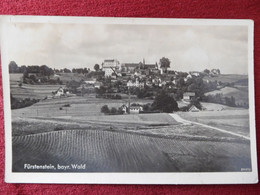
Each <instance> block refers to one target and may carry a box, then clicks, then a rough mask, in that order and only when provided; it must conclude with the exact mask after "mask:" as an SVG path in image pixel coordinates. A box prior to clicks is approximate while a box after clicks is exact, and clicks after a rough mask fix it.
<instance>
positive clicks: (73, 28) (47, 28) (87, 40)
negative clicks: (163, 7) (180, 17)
mask: <svg viewBox="0 0 260 195" xmlns="http://www.w3.org/2000/svg"><path fill="white" fill-rule="evenodd" d="M7 32H8V37H7V38H8V48H7V52H8V56H9V58H10V59H16V60H14V61H15V62H16V63H17V64H18V65H19V66H21V65H40V64H42V65H44V64H46V65H48V66H49V67H51V68H55V69H62V68H66V67H71V68H70V69H72V68H90V69H91V70H93V67H94V65H95V64H99V65H100V66H101V63H102V62H103V61H104V60H105V59H117V60H119V62H121V63H139V62H140V61H141V62H142V60H143V58H145V61H146V63H147V64H152V63H155V62H157V63H159V60H160V59H161V58H162V57H166V58H169V59H170V61H171V65H170V69H171V70H176V71H182V72H189V71H203V70H205V69H209V70H211V69H214V68H215V69H220V71H221V73H223V74H243V75H248V27H247V26H243V25H241V26H236V25H234V26H232V25H229V26H227V25H225V26H221V25H219V26H216V25H206V26H195V25H126V24H48V23H46V24H44V23H43V24H40V23H11V24H9V25H8V28H7ZM10 59H9V60H10ZM10 61H11V60H10ZM43 62H44V63H43Z"/></svg>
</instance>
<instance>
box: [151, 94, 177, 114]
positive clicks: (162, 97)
mask: <svg viewBox="0 0 260 195" xmlns="http://www.w3.org/2000/svg"><path fill="white" fill-rule="evenodd" d="M152 110H159V111H161V112H167V113H171V112H173V111H178V110H179V108H178V103H177V102H176V101H175V99H174V98H173V97H170V96H169V95H168V94H167V93H166V92H165V91H164V90H162V91H161V92H159V93H158V94H157V95H156V97H155V99H154V102H153V103H152Z"/></svg>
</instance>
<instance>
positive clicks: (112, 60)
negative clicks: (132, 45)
mask: <svg viewBox="0 0 260 195" xmlns="http://www.w3.org/2000/svg"><path fill="white" fill-rule="evenodd" d="M114 61H116V60H115V59H109V60H104V62H114Z"/></svg>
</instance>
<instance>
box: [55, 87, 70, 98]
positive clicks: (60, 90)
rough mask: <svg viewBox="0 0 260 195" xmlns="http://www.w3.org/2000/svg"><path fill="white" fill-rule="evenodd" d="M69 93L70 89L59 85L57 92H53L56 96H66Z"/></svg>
mask: <svg viewBox="0 0 260 195" xmlns="http://www.w3.org/2000/svg"><path fill="white" fill-rule="evenodd" d="M68 94H69V91H68V90H67V89H65V88H63V87H59V88H58V89H57V90H56V91H55V92H53V95H54V97H61V96H66V95H68Z"/></svg>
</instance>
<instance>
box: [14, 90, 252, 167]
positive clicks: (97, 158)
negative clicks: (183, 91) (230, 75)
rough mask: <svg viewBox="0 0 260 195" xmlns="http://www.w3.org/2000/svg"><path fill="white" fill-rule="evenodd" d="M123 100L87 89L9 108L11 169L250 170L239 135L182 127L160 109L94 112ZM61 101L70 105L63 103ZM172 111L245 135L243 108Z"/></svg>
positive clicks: (247, 153)
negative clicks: (79, 94) (101, 96)
mask: <svg viewBox="0 0 260 195" xmlns="http://www.w3.org/2000/svg"><path fill="white" fill-rule="evenodd" d="M138 101H140V103H148V100H135V102H138ZM141 101H143V102H141ZM126 103H127V102H126V100H124V99H123V100H109V99H98V98H95V97H94V96H93V95H92V96H91V95H89V96H86V97H70V98H60V99H51V100H46V101H41V102H38V103H36V104H34V105H33V106H30V107H27V108H22V109H17V110H12V135H13V145H12V149H13V171H14V172H24V171H33V172H35V171H43V172H45V171H48V170H28V169H26V170H25V169H24V164H32V165H33V164H37V165H44V164H52V165H54V166H57V164H59V165H66V166H70V165H71V164H85V165H86V168H84V170H82V169H81V170H75V169H68V170H66V171H69V172H75V171H83V172H212V171H216V172H221V171H241V169H243V168H247V170H251V159H250V143H249V141H248V140H245V139H243V138H240V137H237V136H234V135H230V134H227V133H223V132H219V131H215V130H214V129H210V128H206V127H202V126H199V125H196V124H190V125H184V124H182V123H180V122H178V121H176V120H175V119H174V118H173V117H171V116H170V115H168V114H166V113H156V114H138V115H103V114H102V113H101V112H100V108H101V107H102V106H103V105H105V104H106V105H108V106H109V107H110V108H111V107H119V106H121V105H122V104H126ZM66 104H69V107H64V105H66ZM60 108H62V109H60ZM226 109H227V108H226ZM177 114H179V115H181V116H182V117H183V118H185V119H187V120H191V121H192V120H194V121H199V122H201V123H206V124H209V125H212V126H214V125H215V126H218V127H219V126H221V128H225V129H226V130H229V131H232V132H236V133H239V134H241V135H249V127H248V110H234V109H231V110H224V111H219V112H217V111H215V112H210V111H205V112H198V113H177ZM70 168H71V167H70ZM51 171H64V170H60V169H55V170H51Z"/></svg>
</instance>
